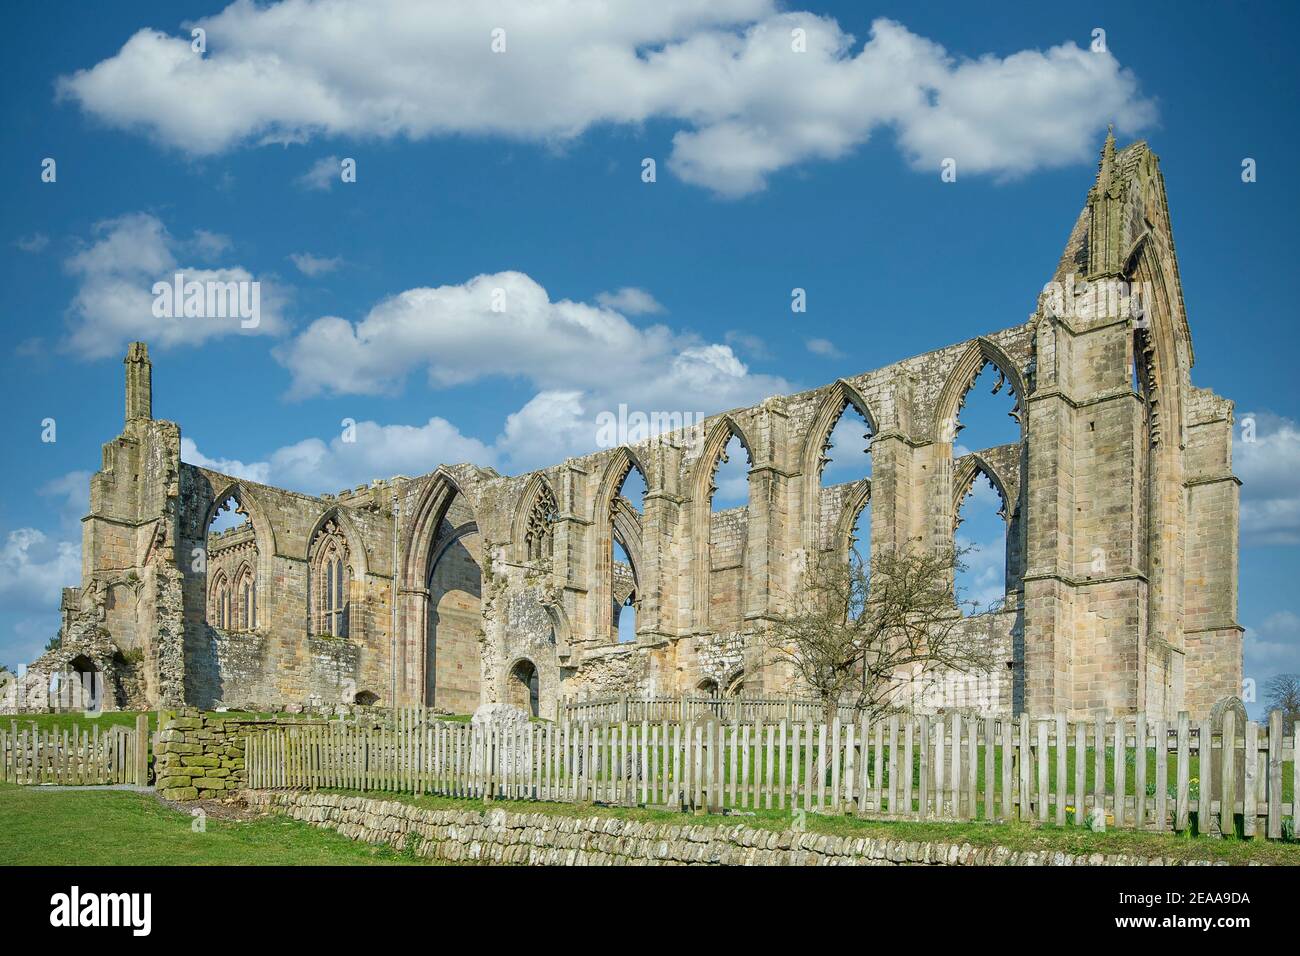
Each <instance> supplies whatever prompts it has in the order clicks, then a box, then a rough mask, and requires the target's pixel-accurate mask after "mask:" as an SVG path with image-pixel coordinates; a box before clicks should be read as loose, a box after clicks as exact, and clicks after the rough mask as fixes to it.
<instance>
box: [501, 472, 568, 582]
mask: <svg viewBox="0 0 1300 956" xmlns="http://www.w3.org/2000/svg"><path fill="white" fill-rule="evenodd" d="M559 517H560V504H559V498H557V497H556V495H555V489H554V488H552V487H551V483H550V482H549V481H547V480H546V476H545V475H544V474H542V473H541V472H538V473H536V474H535V475H533V477H532V478H530V479H529V481H528V485H527V486H526V487H525V489H524V493H523V495H522V496H521V497H520V499H519V508H518V509H517V510H516V512H515V520H514V530H513V534H512V538H513V540H514V551H515V559H516V560H517V561H519V562H520V563H523V562H529V563H537V562H542V563H546V562H549V561H550V560H551V557H552V554H553V553H554V547H555V525H556V524H557V522H558V521H559Z"/></svg>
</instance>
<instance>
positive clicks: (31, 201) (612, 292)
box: [0, 0, 1300, 682]
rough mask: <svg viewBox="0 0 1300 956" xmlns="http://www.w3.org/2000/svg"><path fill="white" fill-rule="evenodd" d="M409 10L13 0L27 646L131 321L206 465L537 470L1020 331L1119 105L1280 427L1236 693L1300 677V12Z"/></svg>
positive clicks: (6, 606) (1197, 306)
mask: <svg viewBox="0 0 1300 956" xmlns="http://www.w3.org/2000/svg"><path fill="white" fill-rule="evenodd" d="M418 6H419V8H420V9H421V10H422V11H423V12H422V13H419V14H412V13H411V10H410V9H404V8H403V5H402V4H398V3H396V2H388V0H385V2H378V3H371V4H368V5H365V9H366V10H367V11H368V12H367V13H365V14H358V13H356V12H355V8H354V5H353V4H351V3H333V4H308V3H285V4H275V5H271V6H269V7H267V8H254V7H251V6H247V5H236V6H234V7H232V8H230V9H228V10H225V11H224V12H223V7H222V6H221V4H220V3H210V4H209V3H175V2H172V3H156V4H150V3H137V4H129V5H128V4H91V3H86V4H80V5H78V4H69V5H65V6H61V7H60V13H59V14H58V15H57V17H56V16H55V15H52V14H50V13H49V12H48V10H44V11H42V9H41V8H39V7H33V6H31V5H26V6H20V7H18V8H16V9H14V10H13V11H10V14H9V21H8V22H9V24H10V25H9V28H8V29H7V30H6V31H5V35H4V38H3V40H0V43H3V44H4V54H5V62H6V64H7V65H8V66H9V67H10V82H8V83H6V84H5V85H4V87H3V90H0V97H2V98H3V102H4V116H5V120H6V122H5V123H4V125H3V128H2V129H0V139H2V140H3V148H2V149H0V182H2V183H3V190H4V208H5V210H6V213H7V214H6V216H5V219H4V229H5V234H3V235H0V241H3V243H4V248H5V254H4V255H3V256H0V270H3V281H4V288H5V290H6V296H5V319H4V337H5V338H4V346H5V347H4V349H3V357H2V358H0V361H3V363H4V369H3V373H4V379H5V383H6V387H5V396H6V402H7V405H8V409H9V414H8V415H6V416H5V417H4V419H3V426H2V427H3V430H4V432H3V434H4V439H5V447H6V448H8V449H10V450H11V455H10V457H9V460H8V466H7V467H6V468H5V469H4V471H3V476H2V477H0V480H2V481H3V482H4V488H3V490H4V494H3V496H2V497H0V569H2V570H3V571H4V577H3V579H2V580H0V661H3V662H5V663H9V664H11V665H12V664H16V663H19V662H22V661H26V660H29V659H30V658H32V657H33V656H35V655H36V653H38V652H39V650H40V648H41V647H42V646H43V645H44V643H45V641H46V640H47V639H48V638H49V637H50V636H51V635H52V634H53V633H54V631H55V630H56V628H57V614H56V613H55V612H56V608H57V601H58V588H59V587H60V586H62V585H65V584H74V583H77V580H78V578H79V573H78V566H79V558H78V550H79V541H80V533H79V521H78V519H79V518H80V516H81V514H82V513H84V509H85V495H86V479H87V476H88V473H89V472H91V471H93V470H94V469H95V468H96V467H97V465H98V462H99V446H100V445H101V444H102V443H103V442H104V441H106V440H108V439H110V438H111V437H113V436H114V435H116V434H117V433H118V431H119V430H120V427H121V415H122V407H121V388H122V365H121V355H122V351H123V346H124V343H125V342H126V341H127V340H129V339H130V338H134V337H144V338H146V339H148V340H149V341H150V343H151V352H152V354H153V358H154V364H155V369H154V395H155V401H154V410H155V415H157V416H158V417H166V418H170V419H173V420H176V421H179V422H180V423H181V425H182V428H183V433H184V435H185V436H186V438H187V439H190V440H192V442H193V444H192V445H190V444H189V443H187V446H186V448H187V450H186V457H187V459H188V460H191V461H202V462H209V461H210V462H219V463H221V465H222V466H224V467H226V468H227V469H228V470H234V471H241V472H242V473H245V474H250V475H253V476H256V477H258V478H261V479H263V480H269V481H272V482H275V483H278V484H284V485H288V486H291V487H299V488H302V489H303V490H306V491H314V492H319V491H336V490H338V489H339V488H341V487H343V486H344V485H355V484H357V483H360V482H362V481H365V480H368V479H369V478H371V477H378V476H386V475H390V474H394V473H407V474H414V473H420V472H423V471H427V470H429V469H431V468H432V467H434V465H436V463H437V462H438V461H441V460H462V459H473V460H476V461H479V462H480V463H484V464H492V465H494V466H495V467H497V468H498V469H500V470H502V471H505V472H512V471H520V470H525V469H528V468H531V467H536V466H539V465H542V464H546V463H549V462H551V461H553V460H556V459H557V458H559V457H562V456H563V455H564V454H569V453H576V452H580V451H583V450H589V449H590V446H591V444H592V441H591V439H592V434H593V432H592V429H591V427H590V420H591V418H592V416H593V415H595V414H596V413H597V412H598V411H600V410H605V409H614V408H616V407H617V404H618V403H619V402H627V403H628V404H629V405H630V406H631V407H633V408H636V407H641V408H646V407H650V408H670V409H674V410H679V411H698V412H705V413H710V412H714V411H719V410H721V409H723V408H727V407H733V406H736V405H742V404H748V403H750V402H752V401H756V400H758V399H760V398H762V397H763V396H764V395H766V394H771V393H772V392H774V391H790V390H796V389H800V388H805V387H810V386H814V385H818V384H822V383H825V382H828V381H831V380H833V379H834V378H836V377H838V376H841V375H849V374H854V373H857V372H861V371H865V370H867V369H871V368H875V367H878V366H880V365H884V364H887V363H889V362H893V361H896V360H898V359H901V358H904V357H907V356H909V355H914V354H917V353H919V352H923V351H926V350H928V349H931V348H935V347H937V346H940V345H944V344H948V343H950V342H955V341H960V340H962V339H965V338H968V337H970V336H971V335H973V334H976V333H978V332H982V331H988V330H992V329H998V328H1003V327H1006V326H1009V325H1012V324H1015V323H1017V322H1021V321H1023V320H1024V319H1025V318H1026V317H1027V315H1028V314H1029V312H1030V311H1031V310H1032V308H1033V305H1034V299H1035V294H1036V292H1037V290H1038V289H1039V288H1040V287H1041V285H1042V284H1043V282H1044V281H1046V279H1047V278H1048V277H1049V276H1050V274H1051V271H1052V269H1053V267H1054V265H1055V263H1056V260H1057V258H1058V256H1059V254H1060V251H1061V248H1062V246H1063V244H1064V242H1065V239H1066V235H1067V232H1068V230H1069V228H1070V225H1071V224H1072V223H1073V221H1074V218H1075V216H1076V215H1077V213H1078V211H1079V208H1080V206H1081V204H1082V202H1083V198H1084V193H1085V191H1086V189H1087V188H1088V186H1089V184H1090V183H1091V180H1092V177H1093V174H1094V171H1095V163H1096V152H1097V149H1098V148H1099V146H1100V143H1101V140H1102V137H1103V135H1104V130H1105V125H1106V123H1107V122H1108V121H1114V122H1115V123H1116V125H1117V134H1118V136H1119V139H1120V142H1121V143H1125V142H1128V141H1130V140H1131V139H1133V138H1136V137H1138V136H1142V137H1145V138H1146V139H1148V141H1149V142H1150V143H1151V145H1152V147H1153V148H1154V150H1155V151H1156V152H1157V154H1159V155H1160V157H1161V159H1162V163H1163V170H1164V175H1165V180H1166V186H1167V189H1168V192H1169V197H1170V203H1171V208H1172V214H1173V224H1174V231H1175V236H1176V239H1177V243H1178V254H1179V258H1180V263H1181V272H1182V279H1183V284H1184V289H1185V294H1186V301H1187V307H1188V314H1189V320H1190V323H1191V327H1192V333H1193V339H1194V343H1195V347H1196V353H1197V364H1196V367H1195V369H1194V371H1193V376H1194V381H1195V382H1196V384H1198V385H1202V386H1209V387H1212V388H1214V389H1215V390H1216V391H1218V392H1220V393H1221V394H1224V395H1226V396H1228V397H1230V398H1232V399H1233V400H1234V401H1235V403H1236V409H1237V415H1238V418H1239V419H1240V418H1242V417H1243V416H1246V415H1254V416H1255V418H1256V421H1257V423H1258V428H1257V437H1258V441H1257V442H1255V443H1254V444H1252V445H1250V446H1241V445H1239V446H1238V448H1237V472H1238V474H1239V475H1241V476H1242V477H1243V479H1245V480H1246V485H1245V487H1244V489H1243V497H1242V500H1243V518H1242V523H1243V542H1242V545H1243V548H1242V555H1241V612H1240V618H1241V621H1242V622H1243V624H1245V625H1246V627H1247V628H1248V629H1249V634H1248V644H1247V647H1248V652H1247V667H1246V672H1247V676H1252V677H1255V678H1256V679H1257V680H1260V681H1261V682H1262V681H1263V680H1264V679H1266V678H1267V676H1269V675H1270V674H1271V673H1275V672H1277V671H1279V670H1300V659H1298V658H1300V600H1297V598H1296V596H1295V594H1296V589H1295V588H1294V586H1293V581H1294V579H1295V577H1296V575H1297V572H1300V488H1298V487H1297V484H1296V481H1295V479H1294V475H1295V474H1296V473H1297V467H1300V426H1298V425H1297V421H1300V402H1298V401H1297V389H1296V387H1295V385H1294V381H1295V379H1294V374H1293V363H1294V357H1295V355H1296V346H1297V332H1296V328H1295V318H1296V316H1295V310H1294V307H1293V305H1292V302H1291V300H1289V299H1288V298H1287V295H1288V293H1289V291H1290V283H1289V282H1288V281H1286V280H1288V279H1289V277H1290V276H1291V275H1292V273H1293V271H1294V261H1295V252H1296V249H1295V240H1294V225H1293V220H1294V218H1295V214H1296V212H1297V209H1298V208H1300V203H1298V202H1297V198H1298V197H1297V190H1298V187H1297V183H1296V179H1295V177H1294V176H1293V175H1292V174H1291V171H1290V169H1289V167H1288V166H1287V163H1288V162H1289V161H1290V159H1291V158H1292V157H1293V156H1294V155H1295V150H1296V148H1297V142H1296V139H1297V135H1296V134H1297V130H1296V119H1295V117H1296V114H1297V109H1296V107H1297V104H1296V102H1295V99H1296V90H1297V89H1300V83H1298V82H1297V80H1298V79H1300V77H1297V68H1296V65H1295V62H1294V57H1293V55H1292V51H1291V48H1290V45H1289V43H1288V42H1287V41H1286V39H1285V38H1286V37H1287V36H1289V34H1290V33H1291V32H1292V30H1293V28H1294V27H1295V26H1296V15H1295V12H1294V10H1293V9H1292V8H1291V7H1290V6H1289V5H1277V6H1270V5H1266V4H1252V5H1250V6H1249V7H1247V6H1241V7H1233V8H1231V9H1227V10H1225V9H1222V8H1220V7H1211V6H1209V5H1199V4H1190V3H1179V4H1173V3H1170V4H1161V3H1151V4H1144V5H1142V6H1141V7H1140V8H1138V9H1132V8H1130V7H1129V6H1127V5H1118V4H1116V5H1111V4H1102V5H1099V6H1097V7H1095V8H1094V9H1093V10H1091V11H1089V12H1082V11H1080V10H1077V9H1074V8H1065V9H1057V8H1056V5H1046V4H1026V5H1024V6H1023V8H1018V9H1015V10H1011V9H1009V8H1005V7H1004V8H998V9H996V10H995V9H993V8H990V9H989V10H987V11H981V10H979V9H978V8H976V7H974V6H967V5H961V6H957V5H952V4H924V3H907V4H893V3H884V4H878V5H875V6H872V7H870V8H869V7H868V6H867V5H864V4H822V3H809V4H780V5H774V4H772V3H770V2H768V0H727V2H721V3H715V4H709V5H701V4H695V5H690V4H682V3H679V2H676V0H673V2H664V3H659V4H654V5H652V6H653V9H650V10H646V9H640V8H642V7H643V6H644V5H640V4H636V5H631V4H629V5H627V6H626V7H619V8H618V9H616V10H614V11H613V12H612V13H607V14H604V15H601V14H597V13H596V12H594V11H595V8H591V10H589V11H586V12H585V13H584V15H582V16H575V17H574V18H573V19H572V20H571V21H569V22H566V23H562V24H561V23H557V22H556V21H555V19H554V17H553V16H552V17H551V19H550V21H549V22H548V21H547V20H546V18H545V17H544V16H543V15H544V14H545V13H546V12H547V8H548V7H549V6H550V4H548V3H546V2H543V0H532V2H529V3H524V4H510V3H479V4H469V5H462V4H422V5H418ZM614 6H615V7H618V5H614ZM570 9H577V10H579V11H584V10H585V5H584V4H578V5H577V7H576V8H574V7H571V8H570ZM702 10H708V11H710V13H709V14H708V15H707V16H705V15H703V14H702V13H701V12H700V11H702ZM882 18H883V19H882ZM195 21H197V22H198V24H199V25H201V26H203V27H204V28H205V29H206V30H207V47H208V48H207V50H206V52H205V53H204V54H203V55H202V57H197V55H195V61H193V62H192V61H191V60H190V59H189V57H190V56H191V55H192V52H191V51H190V48H189V38H190V35H191V34H190V25H191V23H192V22H195ZM496 26H501V27H502V28H503V29H505V31H506V32H505V43H506V48H505V50H504V51H503V52H501V53H493V52H492V50H491V48H490V44H491V30H492V29H493V28H494V27H496ZM794 28H803V29H805V30H806V35H807V37H808V44H807V46H808V48H807V50H806V51H805V53H804V56H803V58H801V59H797V60H794V61H791V60H790V59H789V58H788V57H782V56H777V55H776V53H775V52H774V51H780V50H781V49H782V47H783V46H784V45H788V40H787V39H786V38H788V37H789V36H790V35H791V34H790V31H791V30H792V29H794ZM1097 28H1101V29H1103V30H1105V41H1106V48H1107V51H1106V52H1104V53H1094V52H1092V51H1091V50H1090V49H1089V46H1090V44H1091V43H1092V40H1093V31H1094V30H1095V29H1097ZM147 29H152V30H154V31H158V33H157V34H151V33H149V32H143V33H142V32H141V31H146V30H147ZM850 35H851V37H852V40H851V41H850V40H849V39H848V38H849V36H850ZM776 40H779V41H780V42H779V43H776ZM864 45H865V46H864ZM272 54H274V58H273V59H271V55H272ZM199 61H201V62H199ZM272 62H273V63H274V67H273V68H272V67H267V66H266V64H267V63H272ZM792 62H793V63H794V64H795V65H793V66H792V65H791V63H792ZM719 64H726V66H727V68H726V69H723V68H722V67H720V66H719ZM948 156H953V157H955V158H956V159H957V162H958V167H957V168H958V178H957V181H956V182H955V183H943V182H941V181H940V177H939V175H938V160H939V159H941V158H944V157H948ZM46 157H51V158H53V159H55V161H56V162H57V180H56V182H54V183H46V182H42V181H41V162H42V160H43V159H44V158H46ZM647 157H648V158H652V159H654V160H655V163H656V179H655V182H653V183H646V182H643V181H642V169H643V160H644V159H646V158H647ZM1246 157H1250V158H1253V159H1255V160H1256V162H1257V164H1258V181H1257V182H1255V183H1252V184H1244V183H1243V182H1242V181H1241V175H1240V172H1241V163H1242V160H1243V158H1246ZM344 158H351V159H354V160H355V161H356V168H357V177H356V182H354V183H341V182H339V181H338V177H337V174H336V173H335V171H336V170H337V169H338V163H339V161H340V160H342V159H344ZM322 170H323V171H324V173H323V174H322V173H321V171H322ZM173 267H182V268H186V269H190V270H196V269H207V270H211V271H212V272H213V274H214V275H221V276H226V277H231V276H233V277H249V278H256V279H257V280H258V281H260V283H261V286H262V289H263V314H262V317H263V322H262V325H261V326H260V327H259V328H258V329H257V330H255V332H253V333H249V332H240V331H239V330H238V329H237V328H236V327H234V326H233V325H224V326H220V325H217V326H210V327H204V328H201V329H200V328H197V327H195V326H193V325H189V326H184V327H180V326H176V325H175V324H173V326H171V327H170V328H168V329H162V330H160V329H158V328H157V326H156V325H150V323H151V322H152V323H157V322H159V321H160V320H156V319H153V318H152V316H151V315H150V314H149V313H148V311H147V303H148V301H149V299H148V294H147V290H148V286H149V285H150V284H151V282H152V281H154V280H155V279H156V278H159V277H165V276H166V275H168V274H170V271H171V270H172V268H173ZM479 276H484V277H486V278H484V279H482V280H478V281H477V284H476V277H479ZM796 287H797V288H802V289H805V290H806V293H807V311H806V312H804V313H793V312H792V311H791V308H790V301H791V290H792V289H794V288H796ZM489 288H506V289H507V290H508V293H509V295H510V299H511V302H512V303H515V304H516V305H515V307H514V308H512V309H511V314H512V315H511V318H509V319H501V320H500V322H499V323H497V324H494V320H493V318H492V316H491V315H490V314H489V315H486V316H485V315H484V314H483V313H482V311H481V308H480V305H479V301H480V299H481V298H482V294H483V293H485V291H486V290H487V289H489ZM434 290H436V291H434ZM620 290H624V291H620ZM625 290H635V291H632V292H628V291H625ZM142 300H143V301H144V302H145V304H146V305H145V309H143V310H142V309H141V307H140V303H141V301H142ZM519 303H522V308H521V307H519V305H518V304H519ZM430 315H437V316H441V317H442V320H444V321H443V324H441V325H438V331H437V334H436V335H433V336H432V337H430V336H429V335H427V334H426V332H427V320H428V317H429V316H430ZM422 320H426V325H421V321H422ZM580 356H586V357H587V358H586V359H585V360H582V359H580V358H579V357H580ZM981 414H983V413H981V412H979V411H977V410H975V409H974V408H972V410H971V412H970V415H971V416H972V418H973V419H978V418H979V416H980V415H981ZM999 416H1000V411H998V410H996V409H994V410H992V411H990V412H989V417H988V423H989V427H990V428H991V429H996V427H1000V426H999V425H998V423H997V419H998V417H999ZM47 418H53V419H55V421H56V422H57V441H55V442H53V443H49V442H42V441H41V430H42V429H41V422H42V421H43V420H44V419H47ZM345 418H351V419H354V420H356V421H357V422H358V423H360V425H359V429H358V441H357V442H356V443H355V444H351V445H344V444H341V443H340V442H339V440H338V439H339V435H340V423H341V421H342V420H343V419H345ZM971 431H974V425H972V426H971ZM969 434H970V432H968V433H967V434H966V435H963V438H964V439H965V438H966V437H967V435H969ZM992 440H995V441H996V440H1005V439H1002V438H996V437H995V438H993V439H992ZM971 441H972V445H971V447H974V446H975V445H977V444H988V443H991V441H976V440H975V439H973V438H972V439H971ZM845 467H848V466H847V465H846V466H845ZM846 477H853V475H852V474H846ZM985 503H987V502H985ZM986 510H987V509H986ZM971 520H972V522H974V523H972V524H969V525H967V524H964V525H963V530H964V531H965V530H967V529H968V528H969V529H970V530H969V533H970V534H971V535H972V539H978V538H979V537H980V536H981V535H982V534H986V533H987V529H988V528H991V527H993V526H992V525H991V524H985V525H980V524H979V523H978V521H977V520H976V519H971ZM980 520H983V519H980Z"/></svg>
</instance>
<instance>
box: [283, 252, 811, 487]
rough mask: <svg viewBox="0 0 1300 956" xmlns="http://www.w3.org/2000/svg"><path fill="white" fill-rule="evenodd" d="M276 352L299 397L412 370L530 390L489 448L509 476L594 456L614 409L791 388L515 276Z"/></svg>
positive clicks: (390, 304) (418, 297)
mask: <svg viewBox="0 0 1300 956" xmlns="http://www.w3.org/2000/svg"><path fill="white" fill-rule="evenodd" d="M494 306H495V307H498V308H499V309H500V311H496V310H494ZM275 354H276V357H277V358H278V359H279V361H280V362H281V363H282V364H283V365H284V366H285V367H286V368H288V370H289V372H290V374H291V376H292V385H291V387H290V395H291V396H293V397H298V398H301V397H305V396H311V395H315V394H319V393H321V392H325V391H329V392H334V393H337V394H377V393H391V392H393V391H395V390H397V389H399V388H401V386H402V383H403V382H404V381H405V379H406V377H407V376H408V375H409V374H410V373H411V372H414V371H417V370H418V371H423V372H424V373H425V375H426V376H427V378H428V381H429V383H430V384H431V385H432V386H434V387H451V386H456V385H466V384H470V383H474V382H479V381H482V380H484V379H489V378H506V379H523V380H524V381H526V382H528V383H530V384H531V385H532V386H533V387H534V388H536V389H537V393H536V394H535V396H534V398H533V399H531V400H530V401H529V402H528V403H527V404H526V405H525V406H524V407H523V408H521V409H520V410H519V411H517V412H515V413H514V414H513V415H511V416H510V418H509V419H507V421H506V423H505V432H504V434H503V436H502V437H501V439H499V441H498V447H499V448H500V450H501V452H502V455H503V457H504V458H505V459H507V460H508V461H509V463H510V465H511V466H512V467H518V466H519V465H521V464H524V463H528V464H541V463H549V462H553V461H555V460H557V458H558V457H562V456H563V455H566V454H583V453H588V452H591V451H594V450H596V426H595V421H596V416H597V415H599V414H600V413H601V412H602V411H609V412H616V411H617V409H618V406H619V405H620V404H625V405H627V406H628V408H629V409H631V410H640V411H643V412H647V413H649V412H652V411H654V412H669V413H671V412H679V413H682V414H683V415H684V414H688V413H689V414H691V415H696V414H700V415H703V414H710V413H713V412H718V411H722V410H725V409H727V408H734V407H737V406H742V405H747V404H751V403H752V402H756V401H759V400H761V399H763V398H766V397H767V396H769V395H772V394H776V393H780V392H788V391H790V390H791V389H790V386H789V383H788V382H786V381H785V380H784V379H781V378H777V377H773V376H768V375H760V374H754V373H752V372H751V371H750V370H749V368H748V367H747V366H746V365H745V364H744V363H743V362H742V361H740V359H739V358H737V357H736V354H735V353H734V352H733V351H732V350H731V347H730V346H727V345H721V344H716V343H707V342H703V341H701V340H700V339H699V338H698V337H696V336H694V335H691V334H688V333H680V332H675V331H673V330H671V329H669V328H667V327H665V326H663V325H651V326H648V327H646V328H638V327H637V326H635V325H633V324H632V323H631V322H629V321H628V320H627V318H626V317H625V316H623V315H622V314H620V313H618V312H616V311H614V310H613V309H611V308H606V307H601V306H598V305H591V304H587V303H582V302H572V301H569V300H567V299H566V300H560V301H552V300H551V298H550V296H549V295H548V294H547V292H546V290H545V289H544V288H542V286H540V285H539V284H538V283H537V282H535V281H534V280H533V279H531V278H530V277H529V276H527V275H524V274H523V273H521V272H501V273H495V274H492V275H480V276H475V277H474V278H473V279H471V280H469V281H468V282H466V283H463V284H461V285H444V286H439V287H437V288H419V289H409V290H407V291H405V292H402V293H400V294H398V295H395V296H393V297H391V298H389V299H386V300H384V301H382V302H380V303H379V304H378V305H376V306H375V307H374V308H372V309H371V310H370V312H369V313H368V314H367V315H366V316H365V317H364V318H362V319H361V321H359V322H356V323H352V322H348V321H347V320H345V319H342V318H337V317H333V316H329V317H325V318H321V319H317V320H316V321H315V322H313V323H312V324H311V325H310V326H308V327H307V328H306V329H304V330H303V331H302V332H301V333H300V334H299V335H297V336H295V337H294V338H292V339H290V340H288V341H286V342H284V343H283V344H282V345H281V346H278V347H277V348H276V350H275ZM543 452H545V454H542V453H543Z"/></svg>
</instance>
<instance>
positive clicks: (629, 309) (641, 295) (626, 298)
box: [596, 286, 665, 315]
mask: <svg viewBox="0 0 1300 956" xmlns="http://www.w3.org/2000/svg"><path fill="white" fill-rule="evenodd" d="M596 301H597V302H598V303H599V304H600V305H603V306H604V307H605V308H607V309H613V310H615V311H616V312H622V313H623V314H624V315H657V314H658V313H660V312H663V311H665V310H664V307H663V306H662V305H660V304H659V301H658V300H657V299H655V297H654V296H652V295H651V294H650V293H649V292H647V291H646V290H645V289H638V288H636V287H634V286H624V287H623V288H621V289H619V290H618V291H617V292H599V293H597V294H596Z"/></svg>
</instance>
